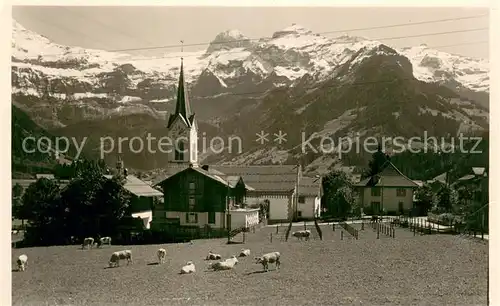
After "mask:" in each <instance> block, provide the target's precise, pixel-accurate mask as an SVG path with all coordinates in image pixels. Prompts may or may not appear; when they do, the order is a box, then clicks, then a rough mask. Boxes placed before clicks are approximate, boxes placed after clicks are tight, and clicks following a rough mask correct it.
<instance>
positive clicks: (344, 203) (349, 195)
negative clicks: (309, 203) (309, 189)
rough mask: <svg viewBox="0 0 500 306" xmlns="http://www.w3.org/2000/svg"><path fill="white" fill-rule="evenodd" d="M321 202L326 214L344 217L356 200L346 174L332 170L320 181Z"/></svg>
mask: <svg viewBox="0 0 500 306" xmlns="http://www.w3.org/2000/svg"><path fill="white" fill-rule="evenodd" d="M322 183H323V190H324V196H323V203H324V204H325V206H326V208H327V211H328V214H329V215H334V216H338V217H345V216H346V215H347V214H349V213H350V212H351V211H352V209H353V208H355V205H356V202H357V196H356V193H355V191H354V188H353V185H352V182H351V180H350V179H349V177H348V176H347V174H346V173H345V172H343V171H336V170H334V171H332V172H330V173H329V174H328V175H327V176H325V178H324V179H323V181H322Z"/></svg>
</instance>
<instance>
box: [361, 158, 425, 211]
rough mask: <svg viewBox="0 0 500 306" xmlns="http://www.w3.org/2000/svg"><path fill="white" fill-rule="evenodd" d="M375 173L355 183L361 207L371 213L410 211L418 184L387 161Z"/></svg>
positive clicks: (412, 207)
mask: <svg viewBox="0 0 500 306" xmlns="http://www.w3.org/2000/svg"><path fill="white" fill-rule="evenodd" d="M383 169H384V170H382V171H381V172H380V173H378V174H377V175H374V176H371V177H368V178H366V179H364V180H362V181H361V182H359V183H357V184H355V186H356V187H357V189H358V191H359V201H360V204H361V207H362V208H367V207H368V208H369V209H370V210H371V211H372V213H373V214H380V213H381V212H383V211H385V212H396V213H403V212H407V211H412V210H413V209H414V205H413V194H414V190H415V189H416V188H418V184H417V183H415V182H414V181H412V180H411V179H409V178H408V177H406V176H405V175H404V174H403V173H401V171H399V170H398V168H396V166H394V164H393V163H391V162H390V161H387V162H386V163H385V164H384V166H383Z"/></svg>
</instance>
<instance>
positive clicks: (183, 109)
mask: <svg viewBox="0 0 500 306" xmlns="http://www.w3.org/2000/svg"><path fill="white" fill-rule="evenodd" d="M177 117H180V118H181V119H182V120H183V121H184V123H185V124H186V125H187V126H188V127H191V126H192V125H193V122H194V114H193V113H191V106H190V104H189V97H188V93H187V90H186V83H185V82H184V64H183V61H182V59H181V71H180V75H179V84H178V85H177V102H176V104H175V113H173V114H170V117H169V118H168V123H167V128H170V127H171V126H172V123H174V121H175V119H176V118H177Z"/></svg>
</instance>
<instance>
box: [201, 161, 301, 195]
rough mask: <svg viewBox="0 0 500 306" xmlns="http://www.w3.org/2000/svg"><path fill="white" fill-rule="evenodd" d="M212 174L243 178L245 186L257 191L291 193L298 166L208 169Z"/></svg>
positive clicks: (215, 167) (295, 180) (220, 167)
mask: <svg viewBox="0 0 500 306" xmlns="http://www.w3.org/2000/svg"><path fill="white" fill-rule="evenodd" d="M208 171H209V172H210V173H212V174H215V175H219V176H221V177H225V176H241V177H242V178H243V181H244V182H245V184H248V185H250V186H252V188H253V189H254V190H256V191H266V192H272V191H277V192H289V191H291V190H293V189H295V184H296V183H297V171H298V166H297V165H279V166H276V165H265V166H253V165H252V166H224V165H222V166H213V167H210V168H209V169H208Z"/></svg>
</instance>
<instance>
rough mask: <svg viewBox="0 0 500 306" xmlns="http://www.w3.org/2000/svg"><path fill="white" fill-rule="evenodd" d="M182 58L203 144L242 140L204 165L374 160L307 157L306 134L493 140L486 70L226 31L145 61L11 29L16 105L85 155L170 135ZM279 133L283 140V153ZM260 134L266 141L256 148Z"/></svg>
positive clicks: (358, 44)
mask: <svg viewBox="0 0 500 306" xmlns="http://www.w3.org/2000/svg"><path fill="white" fill-rule="evenodd" d="M181 57H182V58H183V62H184V74H185V79H186V82H187V87H188V91H189V96H190V101H191V108H192V109H193V110H194V112H195V113H196V118H197V120H198V126H199V136H200V137H204V138H206V139H212V138H213V137H215V136H221V137H222V138H223V139H228V137H231V136H233V137H234V136H238V137H239V138H240V139H241V147H242V151H241V152H235V151H234V150H233V152H228V151H229V150H224V152H222V153H214V152H213V151H210V150H209V151H208V152H202V153H201V155H200V156H201V157H202V158H203V162H206V163H226V164H270V163H297V162H301V163H302V164H303V165H304V166H306V169H307V170H310V171H314V170H317V171H319V172H321V171H326V170H328V168H330V167H331V166H332V165H341V164H350V165H361V164H364V163H365V162H366V158H367V157H368V156H369V154H365V153H363V152H350V153H347V154H344V155H343V156H342V158H341V159H339V154H338V152H330V151H329V152H312V150H309V151H307V152H306V151H304V150H303V149H302V147H301V143H303V140H304V137H305V139H309V137H310V135H313V133H316V136H317V137H315V139H313V140H312V141H311V144H312V145H315V146H317V145H318V143H319V141H320V138H321V137H323V138H324V137H326V136H328V137H331V138H332V139H334V140H336V139H338V138H339V137H342V136H350V137H352V138H355V137H360V139H364V138H366V137H368V136H377V137H380V136H389V137H396V136H400V137H403V138H404V139H409V138H411V137H415V136H420V137H423V135H424V132H425V133H427V134H429V135H433V136H443V137H447V139H449V138H450V136H456V135H457V134H458V133H465V134H474V133H478V132H481V131H487V130H488V125H489V111H488V110H489V63H488V61H487V60H484V59H475V58H470V57H465V56H460V55H453V54H449V53H446V52H442V51H438V50H435V49H432V48H430V47H427V46H425V45H420V46H415V47H411V48H403V49H397V48H392V47H390V46H388V45H386V44H383V43H381V42H377V41H373V40H369V39H366V38H363V37H356V36H348V35H343V36H340V37H335V38H330V37H326V36H323V35H320V34H316V33H313V32H311V31H310V30H308V29H306V28H304V27H302V26H299V25H296V24H294V25H292V26H290V27H287V28H285V29H283V30H281V31H277V32H275V33H273V34H272V35H271V36H270V37H268V38H261V39H257V40H256V39H250V38H248V37H246V36H245V35H244V34H243V33H241V32H239V31H237V30H228V31H224V32H222V33H220V34H218V35H217V36H216V37H215V38H214V40H213V41H212V42H210V44H209V45H208V48H207V49H206V50H202V51H198V52H183V53H181V52H177V53H167V54H165V55H164V56H161V57H153V58H152V57H140V56H133V55H129V54H126V53H119V52H108V51H102V50H91V49H85V48H81V47H74V46H64V45H59V44H56V43H54V42H52V41H50V40H49V39H48V38H46V37H44V36H42V35H39V34H37V33H35V32H33V31H30V30H28V29H26V28H24V27H23V26H22V25H20V24H19V23H17V22H16V21H13V36H12V103H13V105H14V106H16V108H18V109H19V111H22V112H25V113H26V114H27V115H28V116H29V117H30V118H31V119H32V120H33V121H34V122H35V123H36V124H37V125H39V126H40V127H42V128H44V129H45V130H46V131H48V132H49V133H50V134H52V135H56V136H57V135H62V136H68V137H75V138H78V139H82V138H83V137H88V142H87V145H86V146H85V150H84V154H86V155H87V156H97V155H98V151H99V148H100V143H99V139H100V137H105V136H112V137H118V136H122V137H133V136H140V137H145V135H147V134H148V133H150V134H152V135H154V136H156V137H161V136H165V129H166V118H168V114H169V113H170V112H172V111H173V109H174V106H175V98H176V89H177V88H176V87H177V82H178V76H179V69H180V61H181V59H180V58H181ZM279 131H282V132H283V133H286V134H287V135H286V142H282V143H281V144H279V143H276V142H275V141H274V133H279ZM260 132H265V133H268V134H269V135H268V137H267V139H268V141H266V142H265V143H263V144H261V143H258V142H256V137H257V136H256V134H257V133H260ZM13 141H17V140H16V139H13ZM201 141H203V140H200V142H201ZM224 145H227V143H226V144H224ZM336 145H337V144H336ZM202 146H203V145H199V147H202ZM115 158H116V154H108V155H106V156H105V159H106V160H107V161H109V162H112V161H114V160H115ZM123 159H124V160H125V163H126V164H127V166H128V167H130V168H133V169H138V170H144V171H145V170H153V169H158V168H163V167H165V166H166V157H165V156H164V154H161V153H155V154H153V153H150V152H145V153H144V152H143V153H139V154H136V153H133V152H131V151H130V150H128V149H127V148H124V149H123Z"/></svg>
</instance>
